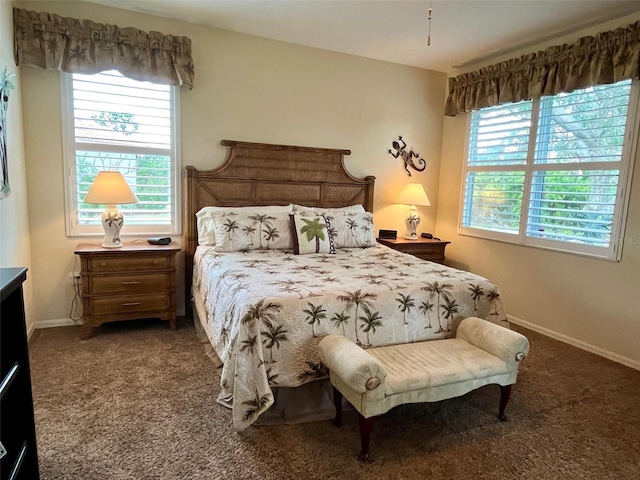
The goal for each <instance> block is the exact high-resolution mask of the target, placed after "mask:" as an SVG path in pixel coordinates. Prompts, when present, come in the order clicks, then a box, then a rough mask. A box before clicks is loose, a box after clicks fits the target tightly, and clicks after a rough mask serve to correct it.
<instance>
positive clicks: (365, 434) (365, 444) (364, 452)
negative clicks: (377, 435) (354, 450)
mask: <svg viewBox="0 0 640 480" xmlns="http://www.w3.org/2000/svg"><path fill="white" fill-rule="evenodd" d="M378 418H380V417H379V416H376V417H369V418H364V417H363V416H362V415H361V414H360V412H358V423H359V424H360V446H361V447H362V448H361V450H360V454H359V455H358V460H360V461H361V462H366V461H367V460H369V443H370V442H371V431H372V430H373V425H374V424H375V423H376V422H377V421H378Z"/></svg>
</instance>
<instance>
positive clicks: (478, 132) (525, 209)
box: [460, 81, 637, 259]
mask: <svg viewBox="0 0 640 480" xmlns="http://www.w3.org/2000/svg"><path fill="white" fill-rule="evenodd" d="M635 88H637V87H634V90H635ZM631 99H633V101H632V100H631ZM636 117H637V95H632V89H631V82H630V81H623V82H620V83H617V84H614V85H602V86H597V87H592V88H587V89H584V90H579V91H576V92H572V93H568V94H559V95H555V96H551V97H543V98H542V99H539V100H538V99H536V100H533V101H527V102H519V103H517V104H507V105H500V106H496V107H490V108H485V109H481V110H476V111H474V112H472V114H471V120H470V127H469V143H468V154H467V162H466V171H465V183H464V188H463V202H462V207H461V222H460V232H461V233H463V234H470V235H476V236H481V237H486V238H492V239H498V240H506V241H511V242H517V243H523V244H526V245H534V246H540V247H544V248H552V249H558V250H563V251H570V252H574V253H581V254H587V255H593V256H597V257H602V258H610V259H616V258H619V249H618V247H619V243H620V239H621V238H622V234H623V220H624V211H625V209H626V202H627V200H628V188H627V186H628V185H627V184H628V180H629V172H630V169H631V156H632V154H633V153H634V152H633V150H634V148H635V138H636V130H637V129H636V128H633V126H634V125H635V123H636V121H637V120H636Z"/></svg>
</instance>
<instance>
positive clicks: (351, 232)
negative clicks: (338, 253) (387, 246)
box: [331, 212, 376, 248]
mask: <svg viewBox="0 0 640 480" xmlns="http://www.w3.org/2000/svg"><path fill="white" fill-rule="evenodd" d="M331 234H332V236H333V241H334V243H335V246H336V248H362V247H373V246H374V245H375V244H376V236H375V230H374V228H373V214H371V213H370V212H364V213H350V214H349V215H338V216H336V217H334V218H332V219H331Z"/></svg>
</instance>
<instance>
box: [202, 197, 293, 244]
mask: <svg viewBox="0 0 640 480" xmlns="http://www.w3.org/2000/svg"><path fill="white" fill-rule="evenodd" d="M292 211H293V205H291V204H289V205H264V206H263V205H253V206H248V207H213V206H209V207H203V208H202V209H200V210H199V211H198V213H196V225H197V227H198V245H215V244H216V223H215V218H214V217H215V216H216V215H220V214H225V215H229V214H233V213H238V214H240V213H250V214H252V215H254V214H265V213H289V212H292Z"/></svg>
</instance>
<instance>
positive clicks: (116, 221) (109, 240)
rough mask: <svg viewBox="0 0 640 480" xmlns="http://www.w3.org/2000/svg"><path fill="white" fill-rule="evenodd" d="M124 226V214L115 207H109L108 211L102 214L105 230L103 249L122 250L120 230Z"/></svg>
mask: <svg viewBox="0 0 640 480" xmlns="http://www.w3.org/2000/svg"><path fill="white" fill-rule="evenodd" d="M123 224H124V218H123V217H122V213H120V212H119V211H118V208H117V207H116V206H115V205H107V209H106V210H105V211H104V212H102V228H104V241H103V242H102V247H103V248H120V247H122V241H121V240H120V230H121V229H122V225H123Z"/></svg>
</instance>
